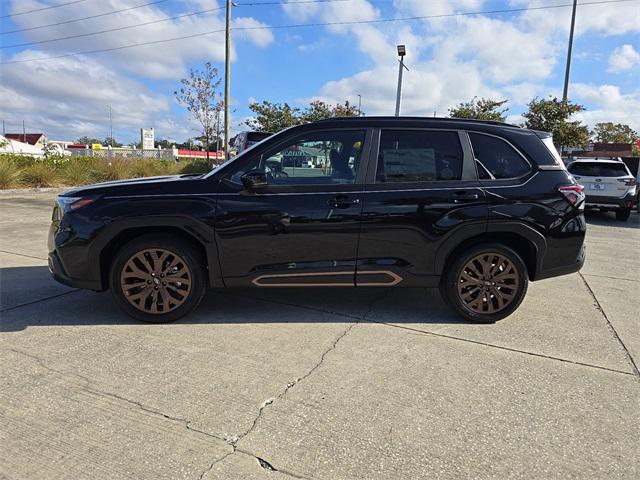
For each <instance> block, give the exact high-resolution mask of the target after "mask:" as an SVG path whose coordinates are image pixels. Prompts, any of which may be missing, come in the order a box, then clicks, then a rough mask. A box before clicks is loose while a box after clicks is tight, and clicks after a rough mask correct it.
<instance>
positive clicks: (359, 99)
mask: <svg viewBox="0 0 640 480" xmlns="http://www.w3.org/2000/svg"><path fill="white" fill-rule="evenodd" d="M358 116H359V117H361V116H362V95H360V94H358Z"/></svg>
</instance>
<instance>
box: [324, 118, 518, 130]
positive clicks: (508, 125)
mask: <svg viewBox="0 0 640 480" xmlns="http://www.w3.org/2000/svg"><path fill="white" fill-rule="evenodd" d="M355 120H399V121H402V120H421V121H425V120H426V121H439V122H443V121H445V122H463V123H484V124H488V125H500V126H503V127H516V128H521V127H520V125H514V124H512V123H506V122H498V121H496V120H478V119H475V118H453V117H404V116H403V117H394V116H384V115H383V116H366V117H331V118H324V119H322V120H316V122H318V123H319V122H332V121H345V122H349V121H355ZM314 123H315V122H314Z"/></svg>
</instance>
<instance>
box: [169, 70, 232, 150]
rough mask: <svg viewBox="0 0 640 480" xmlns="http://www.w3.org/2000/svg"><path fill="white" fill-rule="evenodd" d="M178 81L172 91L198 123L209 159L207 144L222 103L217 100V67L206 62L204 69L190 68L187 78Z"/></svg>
mask: <svg viewBox="0 0 640 480" xmlns="http://www.w3.org/2000/svg"><path fill="white" fill-rule="evenodd" d="M180 83H181V84H182V86H181V87H180V89H179V90H176V91H175V92H173V93H174V95H175V96H176V100H177V101H178V103H179V104H180V105H183V106H184V107H186V109H187V110H188V111H189V113H191V115H192V116H193V118H194V119H195V120H197V121H198V123H200V126H201V127H202V136H203V138H204V145H205V148H206V151H207V161H209V145H210V140H211V138H212V137H213V134H214V131H215V121H216V115H217V114H218V112H219V111H220V110H221V109H222V108H223V105H224V104H223V101H222V100H217V99H218V97H220V96H221V95H220V93H219V91H218V88H219V87H220V79H219V78H218V69H217V68H215V67H213V66H212V65H211V63H210V62H207V63H205V64H204V70H202V71H200V70H193V69H191V70H190V72H189V78H183V79H182V80H180Z"/></svg>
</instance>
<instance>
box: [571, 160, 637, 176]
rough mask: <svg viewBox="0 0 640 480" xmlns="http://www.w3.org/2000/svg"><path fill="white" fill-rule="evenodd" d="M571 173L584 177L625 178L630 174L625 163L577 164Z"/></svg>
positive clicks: (572, 167)
mask: <svg viewBox="0 0 640 480" xmlns="http://www.w3.org/2000/svg"><path fill="white" fill-rule="evenodd" d="M569 172H571V173H572V174H573V175H578V176H582V177H624V176H627V175H630V174H629V171H628V170H627V167H626V165H625V164H624V163H605V162H575V163H572V164H571V165H569Z"/></svg>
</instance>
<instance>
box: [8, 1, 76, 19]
mask: <svg viewBox="0 0 640 480" xmlns="http://www.w3.org/2000/svg"><path fill="white" fill-rule="evenodd" d="M86 1H87V0H73V1H72V2H65V3H58V4H57V5H49V6H48V7H41V8H34V9H33V10H25V11H23V12H18V13H10V14H8V15H0V18H8V17H17V16H18V15H26V14H28V13H35V12H41V11H43V10H51V9H52V8H58V7H64V6H66V5H73V4H76V3H81V2H86Z"/></svg>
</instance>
